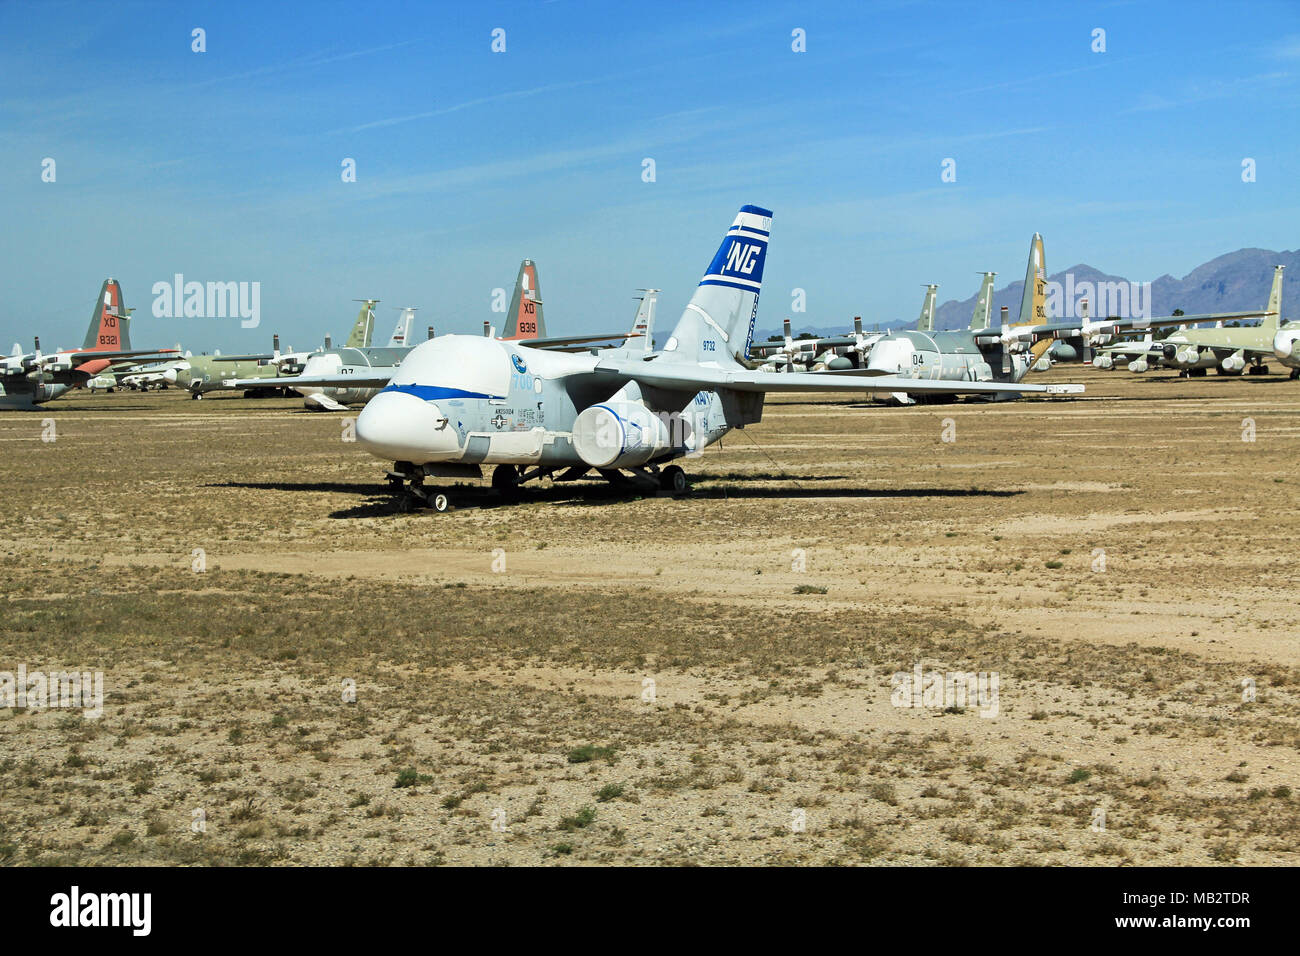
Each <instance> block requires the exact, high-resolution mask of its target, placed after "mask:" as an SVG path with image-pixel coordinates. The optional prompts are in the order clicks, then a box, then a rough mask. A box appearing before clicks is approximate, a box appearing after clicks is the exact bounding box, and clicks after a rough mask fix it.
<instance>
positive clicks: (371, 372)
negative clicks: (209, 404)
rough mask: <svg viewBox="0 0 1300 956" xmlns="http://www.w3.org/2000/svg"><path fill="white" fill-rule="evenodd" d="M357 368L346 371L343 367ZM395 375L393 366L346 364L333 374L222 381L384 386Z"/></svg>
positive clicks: (228, 383) (233, 385) (226, 384)
mask: <svg viewBox="0 0 1300 956" xmlns="http://www.w3.org/2000/svg"><path fill="white" fill-rule="evenodd" d="M348 368H351V369H355V372H352V373H348V372H344V371H343V369H348ZM392 377H393V369H391V368H374V367H372V366H369V365H344V366H341V367H340V370H339V371H338V372H335V373H333V374H331V375H268V376H267V377H265V378H228V379H224V380H223V381H222V383H221V384H222V386H223V387H225V388H266V387H267V385H268V384H271V385H273V386H274V387H275V388H280V387H284V388H297V387H298V386H300V385H301V386H304V387H305V388H383V387H384V386H385V385H387V384H388V382H389V380H390V379H391V378H392Z"/></svg>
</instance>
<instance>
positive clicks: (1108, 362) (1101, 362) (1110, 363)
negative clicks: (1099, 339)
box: [1092, 355, 1115, 370]
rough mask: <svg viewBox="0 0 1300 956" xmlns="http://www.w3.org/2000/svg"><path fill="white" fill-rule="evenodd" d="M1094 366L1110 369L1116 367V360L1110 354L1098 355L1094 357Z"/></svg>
mask: <svg viewBox="0 0 1300 956" xmlns="http://www.w3.org/2000/svg"><path fill="white" fill-rule="evenodd" d="M1092 367H1093V368H1099V369H1103V370H1104V369H1110V368H1114V367H1115V360H1114V359H1113V358H1111V357H1110V356H1109V355H1096V356H1093V359H1092Z"/></svg>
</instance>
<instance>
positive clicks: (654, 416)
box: [573, 402, 691, 468]
mask: <svg viewBox="0 0 1300 956" xmlns="http://www.w3.org/2000/svg"><path fill="white" fill-rule="evenodd" d="M690 436H691V427H690V424H689V423H688V422H687V420H686V419H685V418H683V417H682V416H680V415H670V414H669V413H667V412H662V413H661V412H652V411H651V410H650V409H648V408H646V407H645V406H644V405H640V404H637V403H636V402H606V403H604V404H602V405H592V406H591V407H590V408H586V409H583V410H582V411H581V412H580V413H579V414H578V417H577V418H575V419H574V420H573V448H574V450H575V451H576V452H577V453H578V457H579V458H581V459H582V460H583V461H584V462H586V463H587V464H588V465H591V466H592V467H593V468H635V467H636V466H638V465H644V464H645V463H646V462H648V461H650V460H651V459H653V458H657V457H658V456H660V455H663V454H666V453H668V452H670V451H672V450H673V449H675V448H681V447H682V446H683V445H685V443H686V441H687V439H689V438H690Z"/></svg>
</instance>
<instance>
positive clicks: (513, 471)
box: [492, 465, 519, 495]
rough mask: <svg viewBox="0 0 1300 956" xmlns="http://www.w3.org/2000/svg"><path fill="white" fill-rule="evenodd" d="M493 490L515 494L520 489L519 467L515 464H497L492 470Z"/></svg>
mask: <svg viewBox="0 0 1300 956" xmlns="http://www.w3.org/2000/svg"><path fill="white" fill-rule="evenodd" d="M492 490H493V491H498V492H500V493H501V494H503V495H513V494H514V493H515V492H516V491H518V490H519V469H517V468H516V467H515V466H514V465H497V466H496V468H495V469H493V471H492Z"/></svg>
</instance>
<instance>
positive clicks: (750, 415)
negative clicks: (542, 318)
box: [356, 206, 1083, 511]
mask: <svg viewBox="0 0 1300 956" xmlns="http://www.w3.org/2000/svg"><path fill="white" fill-rule="evenodd" d="M771 223H772V214H771V213H770V212H769V211H767V210H766V209H761V208H759V207H757V206H743V207H742V208H741V210H740V213H739V214H738V215H737V216H736V218H735V221H734V222H733V223H732V225H731V228H730V229H729V230H728V231H727V233H726V235H725V237H724V238H723V240H722V244H721V246H719V248H718V251H717V253H716V254H715V255H714V256H713V259H712V261H711V262H710V264H709V267H708V269H707V270H706V271H705V274H704V277H703V279H702V280H701V281H700V284H699V287H698V288H697V289H696V290H695V294H694V295H693V296H692V297H691V300H690V302H689V303H688V304H687V306H686V308H685V310H684V311H683V312H682V316H681V318H680V319H679V320H678V322H677V325H676V327H675V328H674V329H673V332H672V334H671V335H670V336H669V338H668V340H667V342H666V343H665V345H664V348H663V350H662V351H658V352H649V353H647V352H645V351H644V350H637V349H628V348H619V349H604V350H598V351H595V352H591V353H586V354H580V355H568V354H560V353H555V352H547V351H543V350H541V349H536V348H531V347H528V346H525V345H519V344H517V343H513V342H504V341H500V340H495V339H490V338H479V337H477V336H464V335H447V336H443V337H441V338H436V339H434V340H433V341H430V342H425V343H423V344H421V345H419V346H417V347H416V349H415V350H414V351H412V353H411V354H410V355H409V356H408V357H407V358H406V360H405V361H404V362H403V363H402V365H401V367H400V368H399V369H398V370H397V372H396V374H395V375H394V376H393V378H392V380H391V381H385V380H383V379H372V380H369V381H365V382H364V384H365V385H368V386H371V387H382V389H383V391H381V392H380V393H379V394H378V395H377V396H375V398H374V399H372V400H371V401H370V402H369V404H367V405H366V407H365V408H364V409H362V411H361V414H360V415H359V416H358V418H357V425H356V435H357V440H358V441H359V442H360V443H361V444H362V446H363V447H364V448H365V449H366V450H367V451H369V452H370V453H371V454H373V455H375V456H377V457H379V458H381V459H384V460H387V461H392V462H395V465H394V470H393V472H392V473H390V480H391V481H392V482H393V483H394V485H395V486H399V487H402V486H404V487H405V493H404V496H403V498H402V501H403V502H405V503H407V504H410V503H412V502H425V501H427V502H428V503H430V504H432V506H433V507H434V508H435V509H436V510H439V511H445V510H446V509H447V507H448V506H449V501H448V498H447V496H446V494H429V493H427V492H426V491H425V490H424V487H423V481H424V478H425V477H426V476H433V477H459V478H464V477H478V476H480V475H481V471H480V467H481V466H482V465H484V464H494V465H496V466H497V467H496V469H495V471H494V472H493V475H492V482H493V485H494V486H496V487H498V488H501V489H503V490H508V489H512V488H514V487H515V486H516V485H518V484H519V483H520V482H523V481H527V480H531V479H534V478H539V477H543V476H548V475H553V474H555V473H556V472H559V473H560V474H559V477H558V478H557V480H573V479H576V478H580V477H582V476H584V475H586V474H587V473H588V472H590V471H591V470H592V469H595V470H596V471H597V473H598V474H599V475H600V476H602V477H604V478H606V479H608V480H610V481H623V480H626V478H625V476H624V474H623V473H624V472H631V473H632V474H633V475H634V476H636V477H637V478H639V479H641V480H642V481H651V482H657V483H658V484H659V486H660V487H662V488H664V489H666V490H669V491H672V492H683V491H685V490H686V488H687V480H686V474H685V472H683V471H682V469H681V468H680V467H679V466H677V465H674V464H670V462H672V461H673V460H674V459H676V458H679V457H681V456H683V455H686V454H688V453H691V452H695V451H700V450H702V449H703V448H704V447H705V446H707V445H709V444H712V443H713V442H715V441H717V440H718V439H719V438H721V437H722V436H723V435H725V434H726V433H727V432H728V431H730V430H731V429H733V428H743V427H744V426H745V425H749V424H753V423H755V422H757V421H759V420H760V419H761V417H762V411H763V396H764V394H765V393H767V392H772V391H789V392H844V391H858V392H875V391H899V390H901V391H909V392H920V393H929V392H933V391H936V390H939V389H942V390H947V391H959V392H970V393H974V394H997V393H1001V392H1006V391H1032V392H1040V393H1068V392H1080V391H1082V390H1083V388H1082V386H1079V385H1059V386H1051V385H1038V386H1032V385H1031V386H1015V385H1009V384H1004V383H997V382H931V381H922V380H917V379H910V378H908V379H904V378H900V377H898V376H891V375H886V376H879V377H874V378H868V377H839V376H829V375H825V374H816V373H799V372H791V373H788V374H782V375H771V374H765V373H762V372H757V371H751V370H749V369H748V368H746V366H745V365H744V364H742V362H743V359H744V358H745V357H746V355H747V353H748V352H749V347H750V340H751V338H752V336H753V334H754V322H755V318H756V316H757V313H758V296H759V292H760V290H761V287H762V279H763V269H764V263H765V260H766V257H767V248H768V237H769V234H770V231H771Z"/></svg>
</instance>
